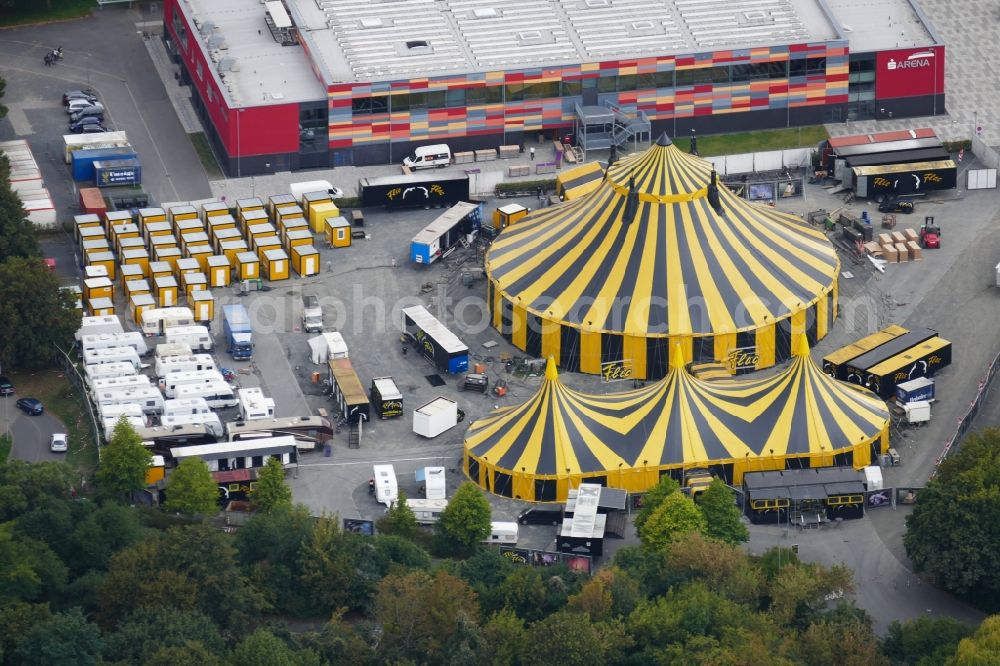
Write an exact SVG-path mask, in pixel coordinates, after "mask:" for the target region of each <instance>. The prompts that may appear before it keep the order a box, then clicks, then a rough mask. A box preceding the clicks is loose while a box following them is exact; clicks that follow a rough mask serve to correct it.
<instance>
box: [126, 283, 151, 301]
mask: <svg viewBox="0 0 1000 666" xmlns="http://www.w3.org/2000/svg"><path fill="white" fill-rule="evenodd" d="M148 293H149V281H148V280H146V279H141V280H129V281H128V282H126V283H125V298H131V297H133V296H135V295H136V294H148Z"/></svg>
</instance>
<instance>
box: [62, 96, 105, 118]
mask: <svg viewBox="0 0 1000 666" xmlns="http://www.w3.org/2000/svg"><path fill="white" fill-rule="evenodd" d="M96 104H98V102H92V101H90V100H89V99H87V98H85V97H78V98H76V99H71V100H70V101H69V102H68V103H67V104H66V113H69V114H73V113H76V112H77V111H80V110H81V109H86V108H88V107H91V106H94V105H96Z"/></svg>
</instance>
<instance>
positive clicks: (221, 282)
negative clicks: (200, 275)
mask: <svg viewBox="0 0 1000 666" xmlns="http://www.w3.org/2000/svg"><path fill="white" fill-rule="evenodd" d="M206 263H207V265H208V268H207V273H208V286H210V287H226V286H228V285H229V281H230V278H231V276H232V274H233V271H232V268H231V267H230V265H229V259H227V258H226V255H224V254H217V255H214V256H211V257H209V258H208V260H207V261H206Z"/></svg>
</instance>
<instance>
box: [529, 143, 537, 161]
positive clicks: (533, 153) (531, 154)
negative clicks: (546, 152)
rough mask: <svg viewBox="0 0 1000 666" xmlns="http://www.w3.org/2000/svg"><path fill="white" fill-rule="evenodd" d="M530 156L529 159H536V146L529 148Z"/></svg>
mask: <svg viewBox="0 0 1000 666" xmlns="http://www.w3.org/2000/svg"><path fill="white" fill-rule="evenodd" d="M528 156H529V159H531V161H534V160H535V147H534V146H531V147H530V148H528Z"/></svg>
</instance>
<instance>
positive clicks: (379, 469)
mask: <svg viewBox="0 0 1000 666" xmlns="http://www.w3.org/2000/svg"><path fill="white" fill-rule="evenodd" d="M372 472H373V474H374V476H373V477H372V478H373V479H375V499H376V500H378V501H379V502H380V503H381V504H385V505H386V506H387V507H391V506H392V505H393V503H394V502H395V501H396V500H397V499H399V489H398V487H397V485H396V470H395V469H394V468H393V466H392V465H375V466H374V467H372Z"/></svg>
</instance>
